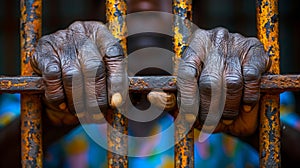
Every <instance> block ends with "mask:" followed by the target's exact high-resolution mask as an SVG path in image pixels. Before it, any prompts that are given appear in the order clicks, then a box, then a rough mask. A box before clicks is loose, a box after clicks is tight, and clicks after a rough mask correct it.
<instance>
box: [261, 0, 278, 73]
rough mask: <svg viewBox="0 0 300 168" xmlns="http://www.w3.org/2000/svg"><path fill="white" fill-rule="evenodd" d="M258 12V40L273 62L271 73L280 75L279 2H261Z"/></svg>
mask: <svg viewBox="0 0 300 168" xmlns="http://www.w3.org/2000/svg"><path fill="white" fill-rule="evenodd" d="M256 11H257V31H258V38H259V40H260V41H261V42H262V43H263V44H264V47H265V50H266V51H267V52H268V54H269V56H270V59H271V60H272V66H271V68H270V70H269V72H271V73H272V74H279V73H280V67H279V41H278V38H279V36H278V30H279V24H278V2H277V0H261V1H260V6H257V9H256Z"/></svg>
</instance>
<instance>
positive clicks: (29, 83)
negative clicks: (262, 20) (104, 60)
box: [0, 75, 300, 94]
mask: <svg viewBox="0 0 300 168" xmlns="http://www.w3.org/2000/svg"><path fill="white" fill-rule="evenodd" d="M129 81H130V82H129V91H130V92H150V91H151V90H153V89H159V90H164V91H169V92H176V89H177V88H176V77H175V76H141V77H129ZM44 87H45V86H44V82H43V79H42V77H36V76H20V77H4V76H2V77H0V93H2V92H8V93H42V92H44ZM260 91H261V92H262V93H265V92H267V93H272V94H278V93H281V92H284V91H300V75H266V76H262V78H261V82H260Z"/></svg>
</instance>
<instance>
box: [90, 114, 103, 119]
mask: <svg viewBox="0 0 300 168" xmlns="http://www.w3.org/2000/svg"><path fill="white" fill-rule="evenodd" d="M103 118H104V116H103V114H102V113H100V114H93V119H95V120H101V119H103Z"/></svg>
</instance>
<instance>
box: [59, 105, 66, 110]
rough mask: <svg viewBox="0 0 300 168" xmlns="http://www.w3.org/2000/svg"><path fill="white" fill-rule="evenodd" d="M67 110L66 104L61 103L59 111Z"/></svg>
mask: <svg viewBox="0 0 300 168" xmlns="http://www.w3.org/2000/svg"><path fill="white" fill-rule="evenodd" d="M66 108H67V105H66V103H61V104H60V105H59V109H61V110H65V109H66Z"/></svg>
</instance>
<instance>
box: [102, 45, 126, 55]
mask: <svg viewBox="0 0 300 168" xmlns="http://www.w3.org/2000/svg"><path fill="white" fill-rule="evenodd" d="M105 55H106V56H107V57H117V56H124V52H123V49H122V47H121V45H120V44H119V43H115V44H113V45H111V46H109V47H107V49H106V51H105Z"/></svg>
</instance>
